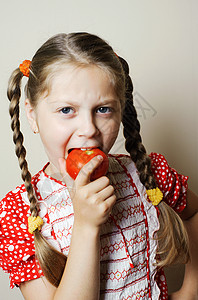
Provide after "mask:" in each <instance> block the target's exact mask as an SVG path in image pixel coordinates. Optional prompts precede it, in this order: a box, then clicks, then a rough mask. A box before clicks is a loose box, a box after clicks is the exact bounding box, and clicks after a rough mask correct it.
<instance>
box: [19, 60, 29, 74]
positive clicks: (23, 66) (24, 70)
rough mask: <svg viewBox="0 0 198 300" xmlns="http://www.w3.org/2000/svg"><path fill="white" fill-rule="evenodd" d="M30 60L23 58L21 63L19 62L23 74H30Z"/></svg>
mask: <svg viewBox="0 0 198 300" xmlns="http://www.w3.org/2000/svg"><path fill="white" fill-rule="evenodd" d="M30 65H31V61H30V60H24V61H23V62H22V64H20V66H19V69H20V71H21V72H22V73H23V75H24V76H26V77H29V75H30Z"/></svg>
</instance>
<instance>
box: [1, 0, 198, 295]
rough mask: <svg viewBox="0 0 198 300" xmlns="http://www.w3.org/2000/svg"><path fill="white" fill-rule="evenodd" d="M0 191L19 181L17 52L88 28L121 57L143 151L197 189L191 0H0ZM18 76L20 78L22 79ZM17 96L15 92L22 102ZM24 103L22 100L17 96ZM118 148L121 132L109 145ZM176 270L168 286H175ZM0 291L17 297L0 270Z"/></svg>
mask: <svg viewBox="0 0 198 300" xmlns="http://www.w3.org/2000/svg"><path fill="white" fill-rule="evenodd" d="M0 25H1V26H0V33H1V48H0V51H1V52H0V53H1V56H0V59H1V68H0V74H1V77H0V78H1V85H0V96H1V110H0V124H1V125H0V131H1V133H0V134H1V147H0V165H1V188H0V198H2V197H3V196H4V195H5V193H7V192H8V191H9V190H10V189H13V188H14V187H15V186H16V185H17V184H20V183H21V182H22V180H21V178H20V171H19V167H18V162H17V159H16V157H15V154H14V144H13V142H12V133H11V130H10V118H9V114H8V105H9V103H8V100H7V97H6V89H7V82H8V78H9V76H10V74H11V72H12V71H13V70H14V69H15V68H17V67H18V65H19V64H20V63H21V62H22V61H23V60H24V59H30V60H31V58H32V56H33V55H34V53H35V51H36V50H37V49H38V47H40V45H41V44H42V43H43V42H44V41H45V40H46V39H48V38H49V37H50V36H52V35H54V34H56V33H59V32H66V33H67V32H73V31H88V32H91V33H95V34H98V35H100V36H101V37H103V38H104V39H106V40H107V41H108V42H109V43H110V44H111V45H112V46H113V48H114V50H115V52H116V53H117V54H118V55H120V56H123V57H125V58H126V60H127V61H128V62H129V64H130V68H131V71H130V74H131V76H132V78H133V83H134V102H135V104H136V108H137V111H138V115H139V120H140V122H141V124H142V127H141V128H142V137H143V142H144V144H145V146H146V148H147V150H148V152H151V151H154V152H159V153H162V154H163V155H165V157H166V158H167V160H168V162H169V164H170V165H171V166H172V167H174V168H176V169H177V170H178V171H179V172H181V173H183V174H184V175H188V176H189V186H190V188H191V189H193V191H195V192H196V193H198V185H197V171H198V155H197V154H198V118H197V112H198V101H197V100H198V84H197V83H198V57H197V53H198V37H197V30H198V2H197V1H196V0H166V1H165V0H162V1H158V0H150V1H147V0H142V1H139V0H122V1H121V0H120V1H119V0H117V1H116V0H100V1H93V0H83V1H80V0H78V1H75V0H74V1H66V0H62V1H61V0H56V1H52V0H42V1H40V0H39V1H38V0H34V1H29V0H26V1H24V0H20V1H15V0H10V1H1V5H0ZM23 82H24V84H25V82H26V78H24V80H23ZM23 101H24V97H23V96H22V103H23ZM22 108H23V104H22ZM21 119H22V120H21V126H22V130H23V132H24V135H25V145H26V148H27V158H28V162H29V166H30V170H31V172H32V173H33V174H34V173H35V172H37V171H38V170H40V169H41V168H42V166H43V165H44V163H45V162H46V161H47V158H46V156H45V153H44V151H43V150H42V145H41V142H40V140H39V137H38V135H37V136H35V135H34V134H33V133H32V132H31V131H30V129H29V125H28V123H27V121H26V118H25V117H24V113H23V112H22V118H21ZM114 151H115V152H117V153H125V150H124V147H123V137H122V132H120V135H119V137H118V140H117V142H116V144H115V146H114V148H113V149H112V152H114ZM178 273H181V272H180V271H179V272H176V276H175V278H173V279H171V280H170V282H171V283H170V285H171V286H170V289H176V288H178ZM0 287H1V295H0V299H6V300H11V299H15V300H16V299H17V300H18V299H22V296H21V294H20V291H19V290H18V289H14V291H11V290H10V289H9V281H8V276H7V275H5V274H4V273H3V272H2V271H0Z"/></svg>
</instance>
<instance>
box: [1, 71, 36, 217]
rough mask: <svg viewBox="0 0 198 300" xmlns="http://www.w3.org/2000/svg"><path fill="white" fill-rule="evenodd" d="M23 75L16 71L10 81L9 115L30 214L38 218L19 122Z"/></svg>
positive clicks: (8, 93)
mask: <svg viewBox="0 0 198 300" xmlns="http://www.w3.org/2000/svg"><path fill="white" fill-rule="evenodd" d="M22 77H23V74H22V73H21V72H20V70H19V69H17V70H15V71H14V73H13V76H12V77H11V79H10V82H9V87H8V92H7V95H8V99H9V100H10V107H9V113H10V116H11V128H12V131H13V141H14V143H15V145H16V146H15V153H16V155H17V157H18V160H19V166H20V168H21V177H22V179H23V181H24V184H25V188H26V191H27V193H28V199H29V201H30V212H31V214H32V216H34V217H36V216H37V206H36V204H37V200H36V198H35V196H34V190H33V186H32V183H31V179H32V176H31V174H30V172H29V171H28V164H27V161H26V159H25V157H26V150H25V147H24V146H23V134H22V132H21V131H20V121H19V102H20V97H21V79H22Z"/></svg>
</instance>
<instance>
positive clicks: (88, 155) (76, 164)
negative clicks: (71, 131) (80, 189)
mask: <svg viewBox="0 0 198 300" xmlns="http://www.w3.org/2000/svg"><path fill="white" fill-rule="evenodd" d="M97 155H101V156H102V157H103V161H102V162H101V164H100V165H99V166H98V168H96V169H95V170H94V171H93V173H92V174H91V178H90V180H95V179H97V178H99V177H101V176H103V175H105V174H106V173H107V170H108V167H109V160H108V157H107V156H106V154H105V153H104V152H102V151H101V150H100V149H98V148H93V149H89V150H88V149H87V150H86V149H85V150H84V149H82V150H81V149H73V150H72V151H71V152H70V153H69V154H68V156H67V159H66V167H67V172H68V174H69V175H70V176H71V177H72V178H73V179H76V176H77V175H78V173H79V171H80V169H81V168H82V167H83V166H84V165H85V164H86V163H88V161H90V160H91V159H92V158H93V157H94V156H97Z"/></svg>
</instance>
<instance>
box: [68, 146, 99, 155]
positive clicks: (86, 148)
mask: <svg viewBox="0 0 198 300" xmlns="http://www.w3.org/2000/svg"><path fill="white" fill-rule="evenodd" d="M96 148H97V149H100V150H101V151H103V150H102V148H101V147H97V146H95V147H79V148H77V147H76V148H70V149H69V150H68V154H69V153H70V152H71V151H72V150H74V149H80V150H82V151H86V150H92V149H96Z"/></svg>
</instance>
